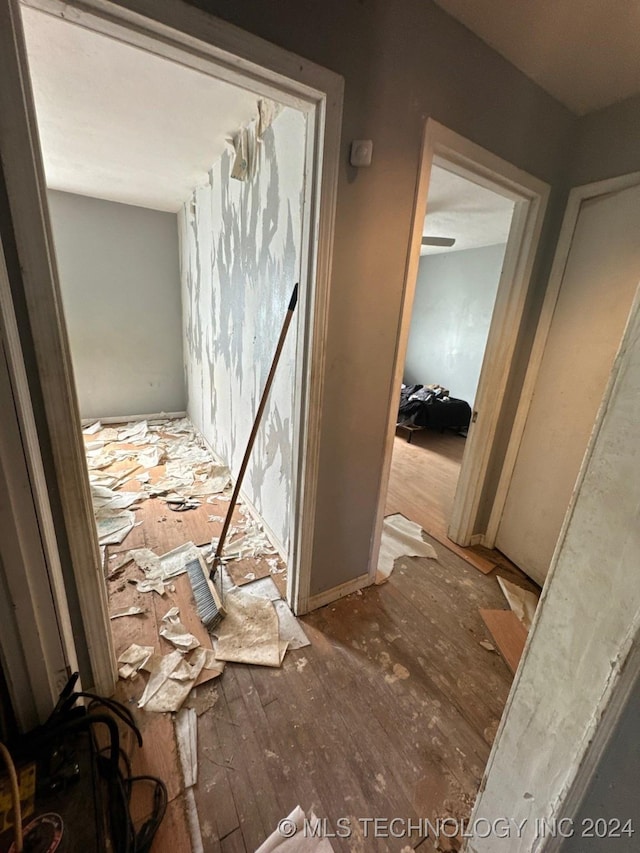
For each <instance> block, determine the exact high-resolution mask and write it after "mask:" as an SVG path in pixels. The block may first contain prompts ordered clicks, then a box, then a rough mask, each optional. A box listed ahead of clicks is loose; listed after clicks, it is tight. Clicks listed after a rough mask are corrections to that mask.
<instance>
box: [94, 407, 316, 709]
mask: <svg viewBox="0 0 640 853" xmlns="http://www.w3.org/2000/svg"><path fill="white" fill-rule="evenodd" d="M84 434H85V447H86V453H87V464H88V468H89V479H90V485H91V496H92V500H93V505H94V511H95V516H96V525H97V529H98V538H99V542H100V545H101V546H103V548H104V549H105V551H106V553H105V561H104V562H105V575H106V578H107V580H108V581H109V582H110V584H111V586H110V598H111V604H112V607H111V619H112V620H118V621H117V624H118V626H120V625H122V626H123V627H122V629H120V627H119V628H118V631H119V635H118V636H121V637H123V638H126V643H127V645H126V647H125V648H124V649H123V650H122V652H121V654H120V655H119V657H118V667H119V669H118V672H119V675H120V677H121V678H122V679H123V680H125V681H126V682H128V683H131V684H132V689H133V692H134V694H136V696H135V698H137V700H138V706H139V707H140V708H145V709H146V710H148V711H156V712H177V711H179V709H180V708H181V707H182V706H183V704H184V702H185V700H186V699H187V697H188V696H189V694H190V693H191V691H192V689H193V688H194V687H196V686H197V685H200V684H202V683H204V682H206V681H208V680H210V679H212V678H216V677H218V676H220V675H221V674H222V672H223V670H224V666H225V663H226V662H227V661H233V662H236V663H246V664H252V665H260V666H272V667H279V666H281V664H282V661H283V658H284V655H285V654H286V652H287V650H288V649H298V648H302V647H304V646H307V645H309V641H308V640H307V637H306V636H305V634H304V631H303V630H302V628H301V626H300V624H299V622H298V620H297V619H296V617H295V616H294V615H293V613H292V612H291V610H290V609H289V607H288V605H287V603H286V601H284V600H283V598H282V596H281V591H280V589H279V586H280V588H282V579H281V576H282V575H283V574H284V573H285V572H286V567H285V566H284V564H283V563H282V561H281V560H280V559H279V556H278V554H277V551H276V549H275V548H274V547H273V546H272V544H271V543H270V542H269V540H268V539H267V537H266V535H265V533H264V531H263V530H262V527H261V525H260V524H259V523H258V522H257V521H256V520H255V519H254V518H253V516H252V515H251V513H250V512H249V510H248V508H247V507H246V506H244V505H242V504H239V505H238V508H237V514H234V524H233V525H232V527H231V528H230V530H229V535H228V538H227V542H228V544H227V545H226V547H225V552H224V555H223V561H222V565H221V566H220V568H219V569H218V573H217V581H216V584H217V587H219V590H217V591H219V594H220V596H221V597H222V598H223V599H224V609H225V612H226V616H225V618H224V619H223V620H222V621H221V622H220V624H219V625H218V626H217V627H216V628H214V629H213V631H212V634H213V636H212V635H210V634H209V633H207V631H206V629H205V628H204V626H203V625H202V623H201V622H200V620H199V619H198V617H197V613H196V606H195V603H194V599H193V594H192V589H191V586H190V583H189V578H188V576H187V574H186V573H187V564H188V563H189V562H190V561H193V560H195V559H199V560H200V561H201V564H202V565H203V567H206V566H207V565H209V566H211V564H212V561H213V555H214V553H215V549H216V547H217V545H218V537H217V536H216V535H211V533H209V535H208V536H207V540H208V541H205V542H203V541H202V540H201V539H196V541H195V542H194V541H192V540H191V539H188V537H187V536H185V539H188V541H181V539H182V535H181V533H178V536H179V538H178V539H177V541H180V542H181V544H179V545H178V546H177V547H174V548H172V549H171V550H169V551H166V552H165V553H160V552H159V549H158V548H156V546H155V542H157V541H160V540H158V539H157V538H156V539H154V537H153V531H151V533H149V531H148V530H147V528H143V533H140V534H137V538H136V541H135V544H136V545H139V544H140V542H142V543H143V547H132V548H129V549H128V550H127V549H126V539H127V536H129V534H130V533H131V531H132V530H133V529H134V527H136V526H138V525H140V524H142V523H143V522H142V521H140V520H137V519H136V510H143V513H142V516H143V517H144V518H146V517H147V515H145V513H146V510H145V509H144V507H145V506H152V503H149V504H146V503H145V502H147V501H150V500H156V501H157V500H160V501H163V502H164V504H165V505H166V508H167V510H170V511H172V512H176V511H177V512H186V511H187V510H189V509H197V512H196V513H194V514H193V517H194V518H195V517H196V516H199V514H200V519H199V521H198V523H199V524H200V525H201V526H200V527H199V528H197V529H198V531H199V532H200V533H202V529H203V527H202V524H203V522H204V528H207V527H209V525H212V528H210V529H211V530H213V532H215V531H216V527H218V529H219V527H220V525H221V524H222V523H223V521H224V517H225V516H224V513H225V504H226V505H227V506H228V501H229V497H230V485H231V477H230V473H229V469H228V468H227V467H226V466H225V465H222V464H221V463H219V462H217V461H215V460H214V459H213V457H212V454H211V453H210V452H209V450H208V449H207V447H206V446H205V444H204V441H203V440H202V438H201V436H200V435H199V434H198V433H197V431H196V430H195V429H194V427H193V425H192V424H191V423H190V422H189V421H188V420H187V419H180V420H158V421H141V422H139V423H134V424H128V425H127V426H123V427H106V428H104V427H103V426H102V424H101V423H100V422H96V423H94V424H92V425H90V426H89V427H86V428H85V429H84ZM207 504H211V505H212V506H211V510H210V511H209V510H208V507H207V506H206V505H207ZM201 513H204V517H202V515H201ZM167 515H170V513H167ZM189 515H191V513H189ZM172 518H173V521H174V522H176V524H179V522H180V520H181V518H180V519H176V518H175V517H173V516H172ZM165 520H166V516H161V517H160V518H156V521H158V522H161V521H165ZM147 524H148V522H147ZM196 527H197V525H195V526H194V525H192V526H191V527H189V530H191V531H193V530H194V529H196ZM183 528H184V529H185V530H186V529H187V524H186V517H185V525H180V531H182V529H183ZM166 529H167V530H168V529H169V528H168V527H167V528H166ZM172 529H174V537H175V530H176V529H178V528H177V527H176V525H175V524H174V526H173V528H172ZM145 531H146V532H145ZM194 536H195V534H194ZM162 541H165V542H167V541H168V540H167V538H166V536H165V537H164V539H163V540H162ZM148 545H152V546H153V547H147V546H148ZM107 546H109V549H108V550H107ZM272 575H273V576H274V577H275V579H276V581H278V585H276V583H274V580H273V578H272ZM117 605H119V606H117ZM127 617H130V618H129V619H127ZM133 620H135V623H134V621H133ZM134 624H135V626H136V627H135V628H133V627H131V626H133V625H134ZM134 638H135V640H136V642H131V640H132V639H134ZM123 645H125V643H122V642H121V643H120V644H119V646H120V648H121V649H122V648H123ZM137 685H139V687H138V686H137Z"/></svg>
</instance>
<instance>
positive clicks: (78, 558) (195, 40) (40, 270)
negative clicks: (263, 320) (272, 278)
mask: <svg viewBox="0 0 640 853" xmlns="http://www.w3.org/2000/svg"><path fill="white" fill-rule="evenodd" d="M26 5H29V6H32V7H34V8H38V9H40V10H42V11H45V12H47V13H49V14H53V15H56V16H60V17H64V18H66V19H67V20H70V21H73V23H75V24H76V25H80V26H86V27H89V28H91V29H98V30H99V31H100V32H103V33H105V34H108V35H110V36H112V37H114V38H118V39H120V40H125V41H127V42H129V43H132V44H134V45H136V46H138V47H140V48H142V49H145V50H149V51H152V52H154V53H157V54H160V55H162V56H165V57H168V58H170V59H172V60H173V61H177V62H180V63H182V64H187V65H189V66H190V67H193V68H196V69H198V70H200V71H203V72H204V73H207V74H209V75H211V76H215V77H217V78H218V79H222V80H226V81H229V82H232V83H234V84H235V85H240V86H243V87H244V88H250V90H251V91H252V92H255V93H256V94H257V95H259V96H264V97H269V98H273V99H275V100H278V101H279V102H281V103H284V104H285V105H288V106H292V107H294V108H297V109H300V110H304V111H305V112H306V113H307V120H308V134H307V164H308V169H307V181H306V186H305V199H304V222H305V226H306V227H305V236H304V238H303V252H302V263H301V267H302V269H301V288H300V299H299V303H298V323H299V334H300V338H299V339H300V340H305V341H307V342H308V344H307V346H302V347H299V355H298V365H297V370H298V373H297V376H298V382H297V386H298V388H297V399H296V404H297V406H298V407H299V408H298V411H297V418H298V423H297V424H296V427H297V429H296V430H295V436H296V438H295V447H294V458H295V460H296V461H295V471H294V495H293V501H292V527H291V530H292V539H293V548H292V555H291V556H292V564H291V565H290V571H289V585H288V598H289V601H290V603H291V605H292V606H293V608H294V610H295V611H296V612H298V613H303V612H305V610H306V609H307V607H308V601H309V586H310V570H311V555H312V548H313V536H314V522H315V502H316V482H317V478H318V466H319V438H320V435H319V432H320V412H321V410H322V399H323V390H324V372H325V371H324V365H325V341H326V337H327V336H326V327H327V322H328V304H329V284H330V277H331V262H332V254H333V229H334V219H335V202H336V193H337V179H338V167H339V154H340V132H341V124H342V98H343V80H342V78H341V77H340V76H339V75H337V74H335V73H333V72H331V71H328V70H326V69H324V68H322V67H320V66H318V65H315V64H313V63H311V62H308V61H307V60H306V59H303V58H300V57H298V56H295V55H294V54H292V53H289V52H288V51H286V50H283V49H281V48H279V47H276V46H274V45H271V44H269V43H268V42H265V41H263V40H262V39H260V38H258V37H256V36H253V35H251V34H249V33H247V32H244V31H243V30H240V29H238V28H237V27H234V26H233V25H231V24H227V23H226V22H224V21H221V20H219V19H217V18H214V17H213V16H211V15H209V14H207V13H205V12H202V11H200V10H197V9H195V8H193V7H189V6H187V5H185V4H182V3H178V2H173V0H165V2H163V3H162V4H158V3H155V2H152V0H131V2H128V4H127V8H123V7H122V6H120V5H118V4H117V3H116V2H108V0H82V3H81V5H80V4H79V5H78V6H75V5H73V3H62V2H58V0H28V2H27V4H26ZM0 31H2V36H0V47H1V48H2V51H0V52H2V54H3V56H6V64H7V66H8V67H9V73H7V74H5V76H4V77H3V79H2V80H0V111H1V112H2V114H3V116H4V119H0V122H2V123H1V124H0V131H1V133H0V155H1V156H2V161H3V163H4V168H5V170H6V181H7V193H8V197H9V205H10V212H11V219H12V223H11V224H12V228H13V234H14V235H15V240H16V245H17V250H18V254H19V257H20V265H21V271H22V282H21V286H22V288H23V290H24V296H25V301H26V305H27V310H28V315H29V324H30V326H31V330H32V333H33V342H34V349H35V355H36V360H37V366H38V374H39V380H40V384H41V386H42V391H43V398H44V408H45V413H46V419H47V427H48V431H49V435H50V438H51V445H52V450H53V455H54V461H55V469H56V478H57V482H58V485H59V489H60V495H61V502H62V507H63V512H64V517H65V522H66V533H67V537H68V541H69V546H70V550H71V559H72V564H73V571H74V577H75V582H76V585H77V589H78V595H79V598H80V609H81V612H82V617H83V620H84V625H85V630H86V633H87V644H88V651H89V655H90V659H91V664H92V669H93V681H94V687H95V688H96V689H97V690H98V691H99V692H101V693H107V694H108V693H110V692H111V691H112V690H113V687H114V683H115V675H116V672H115V657H114V654H113V649H112V645H111V637H110V631H109V623H108V617H107V608H106V592H105V586H104V581H103V578H102V574H101V566H100V565H99V552H98V545H97V537H96V532H95V526H94V520H93V512H92V506H91V498H90V491H89V483H88V475H87V468H86V460H85V458H84V453H83V444H82V434H81V429H80V419H79V413H78V405H77V398H76V392H75V387H74V382H73V378H72V377H73V373H72V366H71V360H70V356H69V344H68V339H67V333H66V328H65V325H64V319H63V314H62V303H61V298H60V288H59V284H58V278H57V271H56V265H55V260H54V256H53V241H52V237H51V230H50V223H49V218H48V212H47V206H46V184H45V179H44V173H43V167H42V157H41V153H40V148H39V141H38V133H37V125H36V119H35V110H34V105H33V96H32V92H31V87H30V81H29V75H28V66H27V61H26V50H25V45H24V35H23V32H22V25H21V20H20V14H19V2H18V0H0ZM304 285H306V286H304ZM87 686H88V685H87Z"/></svg>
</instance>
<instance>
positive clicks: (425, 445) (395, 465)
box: [385, 429, 519, 574]
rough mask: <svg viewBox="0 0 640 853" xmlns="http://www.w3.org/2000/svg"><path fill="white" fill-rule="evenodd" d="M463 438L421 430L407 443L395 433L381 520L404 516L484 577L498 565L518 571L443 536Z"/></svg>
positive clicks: (479, 548)
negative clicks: (385, 500)
mask: <svg viewBox="0 0 640 853" xmlns="http://www.w3.org/2000/svg"><path fill="white" fill-rule="evenodd" d="M465 441H466V439H465V438H464V436H462V435H458V434H457V433H454V432H446V431H445V432H435V431H434V430H428V429H425V430H420V431H418V432H414V434H413V436H412V438H411V443H409V442H408V441H407V438H406V433H403V432H402V431H399V434H398V435H396V437H395V439H394V444H393V457H392V462H391V474H390V477H389V488H388V490H387V502H386V506H385V515H393V514H394V513H396V512H399V513H402V515H404V516H405V517H406V518H408V519H410V520H411V521H415V522H416V524H419V525H420V527H422V529H423V530H425V531H426V532H427V533H429V534H430V535H431V536H433V537H434V539H437V540H438V542H441V543H442V544H443V545H446V547H447V548H449V550H451V551H453V552H454V553H455V554H458V556H460V557H462V558H463V559H464V560H466V561H467V562H468V563H471V565H473V566H475V568H477V569H479V570H480V571H481V572H483V573H485V574H486V573H488V572H491V571H492V570H493V569H494V568H495V567H496V566H501V567H503V566H504V567H506V568H509V569H515V570H516V571H519V570H518V569H517V567H516V566H514V565H513V563H511V562H510V561H509V560H508V559H507V558H506V557H505V556H504V555H503V554H501V553H500V552H499V551H495V550H490V549H488V548H483V547H482V546H480V545H477V546H474V547H473V548H462V547H460V546H459V545H456V543H455V542H452V541H451V539H449V537H448V536H447V529H448V527H449V518H450V517H451V510H452V508H453V499H454V496H455V493H456V486H457V483H458V477H459V475H460V465H461V464H462V455H463V453H464V446H465Z"/></svg>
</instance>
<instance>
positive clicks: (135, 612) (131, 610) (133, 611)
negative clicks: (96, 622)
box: [109, 607, 145, 619]
mask: <svg viewBox="0 0 640 853" xmlns="http://www.w3.org/2000/svg"><path fill="white" fill-rule="evenodd" d="M143 613H145V611H144V610H143V609H142V607H128V608H127V609H126V610H118V612H117V613H112V614H111V616H109V619H120V617H121V616H140V615H141V614H143Z"/></svg>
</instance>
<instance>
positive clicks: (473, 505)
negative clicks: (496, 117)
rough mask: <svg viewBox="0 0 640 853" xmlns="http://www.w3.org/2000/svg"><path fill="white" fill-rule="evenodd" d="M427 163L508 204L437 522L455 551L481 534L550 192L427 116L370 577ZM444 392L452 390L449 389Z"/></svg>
mask: <svg viewBox="0 0 640 853" xmlns="http://www.w3.org/2000/svg"><path fill="white" fill-rule="evenodd" d="M434 166H435V167H437V168H438V169H444V170H445V171H446V172H447V173H450V174H453V175H455V176H457V177H458V178H461V179H464V180H467V181H469V182H471V183H472V184H473V185H475V186H477V187H481V188H484V189H485V190H487V191H489V192H492V193H494V194H495V195H497V196H500V197H501V198H502V199H503V200H504V201H505V203H506V204H508V205H513V214H512V216H511V221H510V226H509V229H508V234H507V237H506V248H505V250H504V256H503V261H502V270H501V274H500V279H499V283H498V287H497V293H496V296H495V302H494V307H493V311H492V314H491V322H490V324H489V330H488V334H487V337H486V346H485V350H484V358H483V361H482V368H481V369H480V375H479V378H478V383H477V390H476V392H475V397H474V406H473V410H472V414H471V419H470V421H471V422H470V424H469V429H468V435H467V437H466V440H465V447H464V451H463V453H462V458H461V461H460V469H459V474H458V478H457V485H456V488H455V495H454V498H453V502H452V506H451V515H450V517H449V519H448V524H447V522H446V521H445V522H443V524H444V525H446V526H447V530H446V536H447V538H448V540H450V541H451V544H452V545H453V548H454V550H455V548H456V546H460V547H461V548H463V549H465V548H467V546H469V545H473V544H475V543H477V542H481V541H482V539H483V537H482V534H481V533H479V532H478V531H477V529H476V518H477V515H478V511H479V506H480V499H481V495H482V492H483V488H484V483H485V479H486V478H487V476H488V469H489V460H490V458H491V453H492V448H493V443H494V441H495V439H496V433H497V429H498V419H499V413H500V409H501V406H502V402H503V399H504V396H505V390H506V386H507V379H508V375H509V370H510V367H511V360H512V358H513V354H514V350H515V345H516V339H517V334H518V329H519V327H520V322H521V319H522V314H523V311H524V305H525V300H526V298H527V293H528V289H529V284H530V279H531V271H532V267H533V261H534V258H535V254H536V251H537V246H538V240H539V238H540V232H541V228H542V222H543V219H544V213H545V210H546V204H547V200H548V195H549V187H548V185H547V184H545V183H543V182H542V181H539V180H538V179H536V178H534V177H532V176H531V175H528V174H527V173H525V172H523V171H521V170H520V169H517V168H515V167H514V166H512V165H511V164H510V163H507V162H505V161H504V160H502V159H501V158H499V157H496V156H495V155H494V154H492V153H491V152H488V151H486V150H485V149H483V148H481V147H480V146H478V145H476V144H475V143H472V142H470V141H469V140H467V139H465V138H464V137H462V136H460V135H459V134H456V133H454V132H453V131H451V130H449V129H448V128H446V127H443V126H442V125H440V124H439V123H438V122H436V121H434V120H433V119H428V120H427V123H426V126H425V136H424V143H423V151H422V160H421V165H420V172H419V176H418V184H417V189H416V202H415V206H414V218H413V224H412V234H411V241H410V246H409V254H408V257H407V267H406V276H405V296H404V307H403V311H402V319H401V325H400V328H399V330H398V343H397V349H396V361H395V368H394V383H393V387H392V388H391V389H390V408H389V421H388V423H389V427H388V434H387V445H386V448H385V454H384V459H383V464H382V478H381V489H380V498H379V504H378V518H377V528H376V534H375V536H374V539H373V546H372V558H371V562H370V573H371V576H372V577H374V576H375V572H376V568H377V565H378V554H379V549H380V541H381V536H382V527H383V520H384V517H385V504H386V498H387V493H388V487H389V478H390V475H391V463H392V455H393V445H394V440H395V437H396V435H395V433H396V424H397V422H398V412H399V408H400V406H399V403H400V397H401V386H402V384H403V374H404V369H405V362H406V358H407V351H408V343H409V338H410V332H411V321H412V313H413V305H414V300H415V298H416V296H415V295H416V287H417V282H418V274H419V269H420V256H421V251H422V240H423V236H424V228H425V218H426V217H427V216H428V201H427V199H428V195H429V187H430V183H431V174H432V170H433V167H434ZM435 174H438V173H437V172H436V173H435ZM436 236H437V235H436ZM440 236H442V235H440ZM444 236H445V237H446V236H447V235H444ZM435 381H436V382H437V381H438V380H435ZM445 390H449V391H451V389H445ZM452 393H453V392H452ZM454 472H455V465H454ZM454 476H455V473H454ZM463 553H464V552H463Z"/></svg>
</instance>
